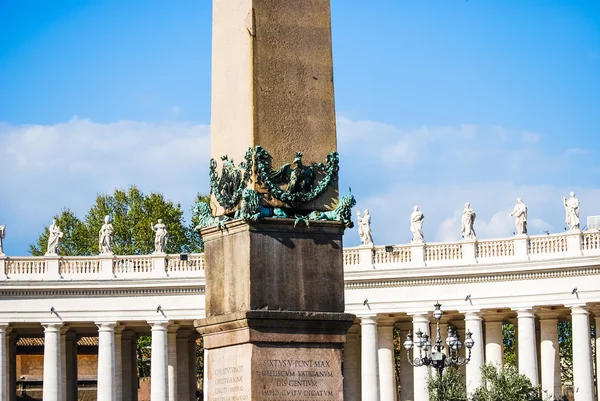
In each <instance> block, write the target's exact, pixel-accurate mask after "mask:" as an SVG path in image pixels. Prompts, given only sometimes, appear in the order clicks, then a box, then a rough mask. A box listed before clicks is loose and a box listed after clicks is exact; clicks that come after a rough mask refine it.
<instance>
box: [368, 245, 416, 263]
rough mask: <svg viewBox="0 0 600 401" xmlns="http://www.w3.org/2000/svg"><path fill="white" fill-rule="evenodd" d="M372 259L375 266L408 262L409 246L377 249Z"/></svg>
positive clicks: (409, 258)
mask: <svg viewBox="0 0 600 401" xmlns="http://www.w3.org/2000/svg"><path fill="white" fill-rule="evenodd" d="M390 248H391V249H390ZM373 259H374V262H375V263H376V264H386V263H406V262H410V260H411V256H410V246H393V247H377V248H375V252H374V254H373Z"/></svg>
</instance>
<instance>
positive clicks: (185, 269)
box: [166, 254, 204, 276]
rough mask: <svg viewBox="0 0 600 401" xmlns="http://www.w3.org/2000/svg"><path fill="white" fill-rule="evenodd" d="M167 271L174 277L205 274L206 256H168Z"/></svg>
mask: <svg viewBox="0 0 600 401" xmlns="http://www.w3.org/2000/svg"><path fill="white" fill-rule="evenodd" d="M166 271H167V273H168V274H169V275H170V276H172V275H186V274H187V273H189V272H195V273H202V274H203V273H204V254H192V255H186V257H184V258H182V257H181V255H179V254H177V255H167V258H166Z"/></svg>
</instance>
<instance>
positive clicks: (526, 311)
mask: <svg viewBox="0 0 600 401" xmlns="http://www.w3.org/2000/svg"><path fill="white" fill-rule="evenodd" d="M513 310H514V311H516V312H517V319H524V318H525V319H533V318H535V313H534V312H533V308H515V309H513Z"/></svg>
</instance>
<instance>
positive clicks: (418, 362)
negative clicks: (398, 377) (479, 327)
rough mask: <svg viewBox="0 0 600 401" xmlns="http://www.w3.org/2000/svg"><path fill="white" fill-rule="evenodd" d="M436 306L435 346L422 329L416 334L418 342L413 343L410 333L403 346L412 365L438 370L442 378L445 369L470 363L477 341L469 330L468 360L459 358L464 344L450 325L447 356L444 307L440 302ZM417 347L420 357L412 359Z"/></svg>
mask: <svg viewBox="0 0 600 401" xmlns="http://www.w3.org/2000/svg"><path fill="white" fill-rule="evenodd" d="M434 306H435V310H434V311H433V317H434V318H435V327H436V332H437V333H436V339H435V344H434V345H433V346H432V344H431V339H430V337H429V336H428V335H427V334H423V332H422V331H421V329H419V330H418V331H417V332H416V333H415V334H416V336H417V338H416V341H413V335H412V334H411V332H410V331H409V332H408V335H407V336H406V341H404V344H403V345H404V348H406V354H407V356H408V361H409V362H410V364H411V365H413V366H432V367H433V368H434V369H436V370H437V372H438V374H439V376H440V377H441V376H442V372H443V371H444V368H447V367H458V366H463V365H466V364H467V363H469V360H470V359H471V348H472V347H473V344H475V341H473V339H472V338H471V336H472V333H471V331H470V330H467V332H466V333H465V336H466V339H465V344H464V345H465V347H467V350H468V355H467V357H466V358H463V357H461V356H458V351H459V350H460V349H461V348H462V346H463V343H462V342H461V341H460V339H459V336H458V333H457V332H456V329H455V328H453V327H452V326H450V325H448V336H447V337H446V346H447V347H448V350H447V354H446V353H444V348H445V346H444V343H443V342H442V335H441V333H440V319H441V318H442V316H443V315H444V312H442V310H441V309H440V307H441V306H442V305H441V304H440V303H439V302H437V303H436V304H435V305H434ZM415 346H416V347H417V348H418V349H419V356H418V357H416V358H414V359H412V358H411V357H410V351H411V350H413V349H414V347H415Z"/></svg>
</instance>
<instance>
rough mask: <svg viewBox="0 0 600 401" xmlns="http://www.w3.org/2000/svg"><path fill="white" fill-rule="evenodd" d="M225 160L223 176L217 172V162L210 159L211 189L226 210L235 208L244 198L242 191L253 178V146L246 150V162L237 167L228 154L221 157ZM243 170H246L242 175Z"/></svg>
mask: <svg viewBox="0 0 600 401" xmlns="http://www.w3.org/2000/svg"><path fill="white" fill-rule="evenodd" d="M221 160H223V162H224V163H223V170H222V173H221V178H219V176H218V174H217V162H216V160H215V159H210V172H209V179H210V189H211V192H212V193H213V194H214V195H215V198H216V200H217V202H219V204H220V205H221V206H222V207H223V208H225V209H226V210H231V209H233V208H235V207H236V206H237V205H238V203H240V200H241V199H242V191H243V190H244V188H246V183H247V182H248V181H249V180H250V179H251V178H252V148H251V147H250V148H248V150H247V151H246V156H245V160H246V161H245V162H242V163H240V164H239V166H238V167H237V168H236V167H235V165H234V164H233V161H230V160H228V158H227V156H223V157H221ZM241 170H244V174H243V175H242V173H241Z"/></svg>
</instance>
